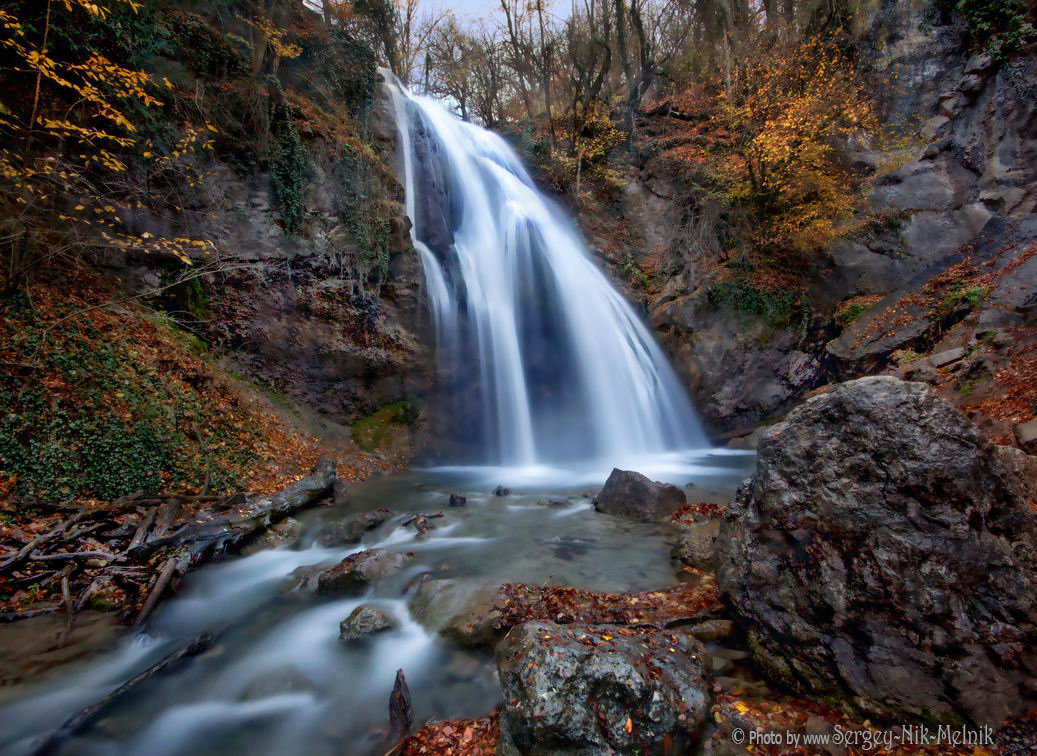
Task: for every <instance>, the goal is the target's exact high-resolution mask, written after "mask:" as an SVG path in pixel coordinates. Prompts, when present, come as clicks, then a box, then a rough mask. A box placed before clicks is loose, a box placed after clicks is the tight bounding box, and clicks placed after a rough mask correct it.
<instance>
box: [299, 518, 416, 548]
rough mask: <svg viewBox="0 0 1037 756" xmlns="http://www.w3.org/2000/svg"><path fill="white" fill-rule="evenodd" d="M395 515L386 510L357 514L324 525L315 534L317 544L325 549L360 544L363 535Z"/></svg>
mask: <svg viewBox="0 0 1037 756" xmlns="http://www.w3.org/2000/svg"><path fill="white" fill-rule="evenodd" d="M395 514H396V513H395V512H391V511H390V510H388V509H376V510H374V511H372V512H358V513H357V514H352V515H350V516H349V517H346V518H344V519H341V520H336V521H335V522H329V523H325V524H324V525H323V526H322V527H321V529H320V530H319V531H318V532H317V542H318V543H319V544H320V545H321V546H324V547H326V548H333V547H335V546H349V545H352V544H355V543H360V539H361V538H363V536H364V533H366V532H367V531H369V530H374V529H375V528H377V527H378V526H379V525H381V524H382V523H383V522H385V521H387V520H388V519H390V518H391V517H393V516H394V515H395Z"/></svg>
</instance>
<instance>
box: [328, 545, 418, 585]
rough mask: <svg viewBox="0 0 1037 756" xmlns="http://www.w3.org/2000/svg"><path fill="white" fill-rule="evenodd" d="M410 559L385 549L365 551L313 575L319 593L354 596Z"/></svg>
mask: <svg viewBox="0 0 1037 756" xmlns="http://www.w3.org/2000/svg"><path fill="white" fill-rule="evenodd" d="M411 559H413V557H412V556H411V555H410V554H401V553H399V552H398V551H389V550H388V549H367V550H366V551H361V552H359V553H357V554H352V555H350V556H348V557H346V558H345V559H343V560H342V561H341V562H339V563H338V564H336V565H335V566H334V567H330V568H329V569H326V570H324V571H323V572H321V573H320V574H319V575H318V576H317V591H318V592H319V593H334V594H345V595H357V594H360V593H363V592H364V591H366V590H367V589H368V588H369V587H371V584H372V583H374V582H375V581H377V580H381V579H382V578H385V577H389V576H390V575H395V574H396V573H397V572H399V571H400V570H402V569H403V567H404V565H406V564H407V562H409V561H410V560H411Z"/></svg>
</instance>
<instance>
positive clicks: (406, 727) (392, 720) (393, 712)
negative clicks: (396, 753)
mask: <svg viewBox="0 0 1037 756" xmlns="http://www.w3.org/2000/svg"><path fill="white" fill-rule="evenodd" d="M413 726H414V715H413V711H412V709H411V701H410V688H408V687H407V678H406V677H404V676H403V670H402V669H398V670H396V682H395V683H394V684H393V686H392V693H391V694H389V742H390V743H398V742H399V741H401V740H403V739H404V738H405V737H407V735H409V734H410V731H411V728H412V727H413Z"/></svg>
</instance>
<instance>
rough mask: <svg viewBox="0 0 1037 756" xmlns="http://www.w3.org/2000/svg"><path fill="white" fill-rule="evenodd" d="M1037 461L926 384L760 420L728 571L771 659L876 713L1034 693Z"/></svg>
mask: <svg viewBox="0 0 1037 756" xmlns="http://www.w3.org/2000/svg"><path fill="white" fill-rule="evenodd" d="M1034 501H1037V460H1035V459H1034V458H1033V457H1030V456H1028V455H1026V454H1025V453H1024V452H1022V451H1020V450H1019V449H1015V448H1012V447H1006V446H997V445H995V444H993V443H991V442H990V441H989V440H987V439H986V438H984V437H983V436H982V435H981V433H980V432H979V430H978V429H977V428H976V427H975V426H974V425H973V424H972V423H971V422H970V421H969V420H968V419H967V418H966V417H965V416H964V415H962V414H961V413H960V412H958V411H957V410H955V409H954V408H952V407H951V406H950V405H948V404H946V403H945V402H944V401H943V400H941V399H940V398H939V397H938V396H937V395H936V394H935V393H934V392H933V391H932V389H931V388H929V387H928V386H926V385H924V384H920V383H911V382H905V381H899V380H897V379H895V378H892V377H889V376H876V377H871V378H862V379H859V380H855V381H850V382H847V383H843V384H839V385H837V386H834V387H832V388H831V389H830V390H829V391H828V392H826V393H824V394H821V395H819V396H816V397H814V398H812V399H810V400H808V401H807V402H806V403H805V404H803V405H801V406H800V407H799V408H797V409H796V410H795V411H793V412H792V413H791V414H790V415H789V417H788V419H787V420H786V421H785V422H783V423H780V424H779V425H777V426H775V427H774V428H773V429H772V431H771V432H770V433H769V434H767V436H765V437H764V439H763V442H762V444H761V447H760V452H759V460H758V466H757V471H756V474H755V475H754V476H753V478H752V479H751V481H749V482H748V483H747V484H745V485H744V486H743V487H742V488H741V489H740V491H739V493H738V495H737V497H736V499H735V501H734V503H733V504H732V505H731V507H730V508H729V510H728V518H727V519H726V520H725V522H724V526H723V528H722V533H721V538H720V544H721V553H720V562H721V564H720V569H719V570H718V582H719V585H720V587H721V590H722V591H723V592H724V593H725V594H726V597H727V599H728V602H729V605H730V606H731V607H732V609H733V610H734V612H735V614H736V615H737V618H738V621H739V623H740V624H741V626H742V628H743V629H744V630H745V631H746V633H747V635H748V640H749V644H750V648H751V649H752V651H753V654H754V656H755V659H756V661H757V663H758V666H759V667H760V668H761V669H763V670H764V671H765V672H766V673H768V674H769V676H771V677H772V678H775V679H777V680H779V681H780V682H782V683H785V684H787V685H789V686H792V687H793V688H796V689H798V690H799V691H801V692H804V693H813V694H821V695H832V696H838V697H839V699H840V700H847V697H846V694H847V693H849V694H850V695H849V699H848V702H849V703H852V704H853V705H855V706H856V707H857V708H859V709H860V710H861V711H862V712H863V713H864V714H867V715H874V716H877V717H885V718H889V719H893V720H895V721H903V720H902V718H904V717H912V718H917V717H927V718H931V719H934V720H941V721H952V720H961V719H965V720H970V721H972V722H974V723H977V724H980V723H984V724H997V723H1000V722H1001V721H1002V720H1004V719H1005V718H1006V717H1007V716H1009V715H1011V714H1013V713H1019V712H1023V711H1025V710H1026V709H1028V708H1029V707H1031V706H1033V705H1034V704H1035V703H1037V690H1035V688H1034V686H1033V676H1034V672H1035V670H1037V594H1035V593H1034V590H1033V586H1034V585H1037V511H1035V510H1034V509H1033V502H1034Z"/></svg>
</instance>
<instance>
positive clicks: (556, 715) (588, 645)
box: [496, 622, 710, 756]
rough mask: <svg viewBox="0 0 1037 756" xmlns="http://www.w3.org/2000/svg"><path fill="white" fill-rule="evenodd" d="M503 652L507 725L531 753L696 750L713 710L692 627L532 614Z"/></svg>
mask: <svg viewBox="0 0 1037 756" xmlns="http://www.w3.org/2000/svg"><path fill="white" fill-rule="evenodd" d="M496 660H497V673H498V675H499V677H500V682H501V686H502V688H503V692H504V709H503V712H502V714H501V730H502V731H506V732H507V740H508V741H509V742H511V743H513V744H514V746H515V747H516V748H517V749H518V750H519V751H520V752H521V753H524V754H586V756H591V754H595V755H597V754H606V753H639V754H641V753H644V754H663V753H671V754H673V753H690V752H691V748H692V746H693V745H694V744H695V743H696V742H697V738H698V734H699V731H700V729H701V728H702V725H703V723H704V722H705V719H706V716H707V714H708V711H709V690H710V679H709V673H708V671H707V670H706V668H705V663H706V655H705V649H704V648H703V646H702V644H701V643H700V642H699V641H697V640H695V639H694V638H693V637H691V636H689V635H684V634H677V633H670V632H665V631H652V630H646V631H644V632H630V631H628V630H622V631H620V630H618V629H617V628H616V627H615V626H609V625H557V624H554V623H553V622H527V623H524V624H522V625H518V626H516V627H514V628H512V630H511V632H510V633H509V634H508V636H507V637H506V638H504V640H502V641H501V642H500V643H499V644H498V646H497V651H496Z"/></svg>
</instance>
